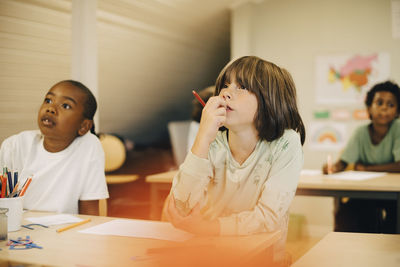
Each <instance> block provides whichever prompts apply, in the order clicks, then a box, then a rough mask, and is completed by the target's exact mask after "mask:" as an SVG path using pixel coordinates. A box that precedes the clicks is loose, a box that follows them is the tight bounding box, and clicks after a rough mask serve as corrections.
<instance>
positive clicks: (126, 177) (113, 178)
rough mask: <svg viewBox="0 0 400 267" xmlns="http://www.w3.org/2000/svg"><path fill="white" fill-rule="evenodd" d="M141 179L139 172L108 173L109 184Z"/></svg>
mask: <svg viewBox="0 0 400 267" xmlns="http://www.w3.org/2000/svg"><path fill="white" fill-rule="evenodd" d="M137 179H139V175H137V174H106V181H107V184H124V183H130V182H134V181H136V180H137Z"/></svg>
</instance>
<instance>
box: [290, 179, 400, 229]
mask: <svg viewBox="0 0 400 267" xmlns="http://www.w3.org/2000/svg"><path fill="white" fill-rule="evenodd" d="M296 195H304V196H330V197H351V198H364V199H392V200H396V202H397V204H396V207H397V222H396V233H400V174H387V175H385V176H382V177H378V178H374V179H368V180H362V181H347V180H338V179H329V178H327V176H326V175H302V176H301V177H300V181H299V185H298V187H297V191H296Z"/></svg>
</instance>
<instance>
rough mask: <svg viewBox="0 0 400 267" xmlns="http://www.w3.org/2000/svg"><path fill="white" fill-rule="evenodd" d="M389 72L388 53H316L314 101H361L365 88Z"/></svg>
mask: <svg viewBox="0 0 400 267" xmlns="http://www.w3.org/2000/svg"><path fill="white" fill-rule="evenodd" d="M389 75H390V57H389V54H388V53H371V54H365V55H360V54H354V55H336V56H333V55H332V56H318V57H317V58H316V62H315V86H316V102H317V103H318V104H354V103H360V104H362V103H363V101H364V98H365V94H366V92H367V91H368V90H369V89H370V88H371V87H372V86H373V85H374V84H376V83H378V82H382V81H385V80H387V79H388V78H389Z"/></svg>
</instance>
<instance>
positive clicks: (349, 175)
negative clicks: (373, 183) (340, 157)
mask: <svg viewBox="0 0 400 267" xmlns="http://www.w3.org/2000/svg"><path fill="white" fill-rule="evenodd" d="M386 174H387V173H386V172H361V171H345V172H338V173H334V174H329V175H326V178H329V179H340V180H349V181H362V180H367V179H373V178H378V177H382V176H384V175H386Z"/></svg>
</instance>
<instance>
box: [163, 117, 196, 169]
mask: <svg viewBox="0 0 400 267" xmlns="http://www.w3.org/2000/svg"><path fill="white" fill-rule="evenodd" d="M190 123H191V121H171V122H169V123H168V132H169V139H170V141H171V146H172V154H173V156H174V161H175V164H176V165H177V166H179V165H181V163H182V162H183V161H184V160H185V157H186V154H187V143H188V134H189V127H190Z"/></svg>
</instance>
